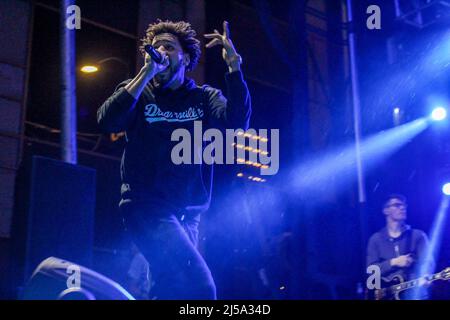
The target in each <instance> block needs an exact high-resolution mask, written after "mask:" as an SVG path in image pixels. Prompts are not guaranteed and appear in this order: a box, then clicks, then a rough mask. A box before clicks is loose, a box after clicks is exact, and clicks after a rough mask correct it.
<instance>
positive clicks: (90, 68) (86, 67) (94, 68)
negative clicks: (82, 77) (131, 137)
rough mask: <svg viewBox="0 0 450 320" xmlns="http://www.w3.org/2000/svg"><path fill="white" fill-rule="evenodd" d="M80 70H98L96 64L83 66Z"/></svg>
mask: <svg viewBox="0 0 450 320" xmlns="http://www.w3.org/2000/svg"><path fill="white" fill-rule="evenodd" d="M80 70H81V72H83V73H94V72H97V71H98V68H97V67H96V66H83V67H82V68H81V69H80Z"/></svg>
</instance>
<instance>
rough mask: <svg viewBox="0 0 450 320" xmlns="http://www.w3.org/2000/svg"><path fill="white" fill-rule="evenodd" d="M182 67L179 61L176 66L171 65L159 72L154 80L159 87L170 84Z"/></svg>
mask: <svg viewBox="0 0 450 320" xmlns="http://www.w3.org/2000/svg"><path fill="white" fill-rule="evenodd" d="M180 68H181V63H178V64H177V65H176V66H172V65H169V66H168V67H167V68H166V69H164V70H163V71H162V72H160V73H158V74H157V75H156V76H155V78H154V82H155V84H156V86H157V87H159V88H164V87H166V86H167V85H169V84H170V83H171V82H172V80H173V79H174V77H175V76H176V74H177V73H178V71H179V70H180Z"/></svg>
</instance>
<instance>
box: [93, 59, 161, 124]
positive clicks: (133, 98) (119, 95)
mask: <svg viewBox="0 0 450 320" xmlns="http://www.w3.org/2000/svg"><path fill="white" fill-rule="evenodd" d="M167 65H168V60H167V59H165V60H164V62H163V63H162V64H158V63H156V62H154V61H152V59H151V57H150V56H149V55H148V54H146V56H145V64H144V66H143V67H142V68H141V70H140V71H139V73H138V74H137V75H136V76H135V77H134V78H133V79H131V80H127V81H125V82H123V83H121V84H120V85H119V86H118V87H117V88H116V91H115V92H114V94H113V95H112V96H111V97H109V98H108V99H107V100H106V101H105V102H104V103H103V104H102V106H101V107H100V108H99V109H98V111H97V122H98V124H99V126H100V127H101V128H102V130H104V131H106V132H120V131H125V130H127V129H128V126H129V124H130V121H131V119H132V118H133V116H134V113H135V106H136V102H137V100H138V99H139V97H140V96H141V94H142V91H143V90H144V88H145V86H146V85H147V83H148V82H149V81H150V80H151V79H152V78H153V77H154V76H155V75H156V74H157V73H159V72H161V71H162V70H164V69H165V68H166V67H167Z"/></svg>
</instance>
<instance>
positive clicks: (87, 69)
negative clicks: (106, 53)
mask: <svg viewBox="0 0 450 320" xmlns="http://www.w3.org/2000/svg"><path fill="white" fill-rule="evenodd" d="M109 61H115V62H119V63H120V64H122V65H124V66H125V68H126V70H127V77H130V66H129V64H128V62H126V61H124V60H122V59H120V58H118V57H108V58H105V59H102V60H100V61H97V62H96V63H95V64H86V65H84V66H82V67H81V68H80V71H81V72H83V73H86V74H90V73H96V72H98V71H100V66H101V65H102V64H104V63H105V62H109Z"/></svg>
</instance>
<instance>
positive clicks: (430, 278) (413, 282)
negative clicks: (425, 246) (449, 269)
mask: <svg viewBox="0 0 450 320" xmlns="http://www.w3.org/2000/svg"><path fill="white" fill-rule="evenodd" d="M442 279H443V277H442V275H441V272H438V273H435V274H432V275H428V276H423V277H420V278H417V279H414V280H410V281H405V282H403V283H400V284H398V285H394V287H395V289H397V290H405V289H411V288H414V287H417V286H419V285H420V283H421V282H423V281H427V282H433V281H436V280H442Z"/></svg>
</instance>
